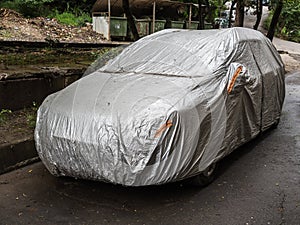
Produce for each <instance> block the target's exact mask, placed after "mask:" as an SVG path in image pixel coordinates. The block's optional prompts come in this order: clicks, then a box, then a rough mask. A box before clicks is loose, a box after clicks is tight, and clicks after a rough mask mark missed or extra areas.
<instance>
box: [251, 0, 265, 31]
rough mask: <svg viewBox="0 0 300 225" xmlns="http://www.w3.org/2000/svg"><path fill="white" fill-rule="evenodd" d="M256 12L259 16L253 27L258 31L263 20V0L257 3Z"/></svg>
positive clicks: (258, 0)
mask: <svg viewBox="0 0 300 225" xmlns="http://www.w3.org/2000/svg"><path fill="white" fill-rule="evenodd" d="M256 11H257V15H256V22H255V24H254V26H253V29H254V30H257V29H258V26H259V23H260V20H261V16H262V11H263V5H262V0H257V2H256Z"/></svg>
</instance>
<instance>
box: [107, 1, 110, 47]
mask: <svg viewBox="0 0 300 225" xmlns="http://www.w3.org/2000/svg"><path fill="white" fill-rule="evenodd" d="M107 7H108V40H109V41H110V0H107Z"/></svg>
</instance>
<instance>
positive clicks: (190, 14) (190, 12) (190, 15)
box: [189, 4, 192, 29]
mask: <svg viewBox="0 0 300 225" xmlns="http://www.w3.org/2000/svg"><path fill="white" fill-rule="evenodd" d="M191 22H192V4H190V11H189V29H191Z"/></svg>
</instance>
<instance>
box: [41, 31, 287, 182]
mask: <svg viewBox="0 0 300 225" xmlns="http://www.w3.org/2000/svg"><path fill="white" fill-rule="evenodd" d="M284 95H285V85H284V65H283V63H282V60H281V58H280V56H279V54H278V53H277V51H276V49H275V48H274V46H273V45H272V43H271V42H270V41H269V40H268V39H267V38H266V37H265V36H264V35H263V34H261V33H260V32H257V31H255V30H251V29H246V28H230V29H222V30H201V31H199V30H175V29H169V30H163V31H160V32H157V33H154V34H152V35H149V36H147V37H145V38H142V39H140V40H139V41H137V42H135V43H133V44H131V45H130V46H128V47H127V48H125V49H124V50H123V51H122V52H121V53H120V54H119V55H118V56H117V57H116V58H114V59H112V60H110V61H109V62H108V63H107V64H106V65H105V66H103V67H101V68H99V69H98V70H97V71H95V72H93V73H91V74H89V75H87V76H85V77H83V78H81V79H80V80H78V81H77V82H75V83H73V84H71V85H70V86H68V87H66V88H65V89H63V90H61V91H59V92H57V93H55V94H52V95H50V96H48V97H47V98H46V100H45V101H44V102H43V104H42V105H41V106H40V108H39V110H38V116H37V124H36V130H35V140H36V147H37V151H38V154H39V156H40V158H41V160H42V161H43V163H44V164H45V166H46V167H47V168H48V170H49V171H50V172H51V173H52V174H54V175H57V176H72V177H77V178H84V179H92V180H103V181H107V182H112V183H117V184H122V185H129V186H141V185H152V184H161V183H166V182H172V181H177V180H182V179H186V178H191V177H194V181H195V182H196V183H199V184H201V185H203V184H207V183H209V182H210V181H211V178H212V174H213V173H214V169H215V165H216V163H217V162H219V160H220V159H222V158H223V157H225V156H226V155H228V154H229V153H231V152H232V151H233V150H235V149H236V148H238V147H239V146H241V145H242V144H244V143H246V142H247V141H249V140H251V139H253V138H254V137H256V136H257V135H258V134H260V133H261V132H263V131H265V130H267V129H268V128H270V127H272V126H274V125H276V124H277V123H278V122H279V118H280V114H281V108H282V104H283V101H284Z"/></svg>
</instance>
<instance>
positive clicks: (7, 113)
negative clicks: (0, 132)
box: [0, 109, 12, 125]
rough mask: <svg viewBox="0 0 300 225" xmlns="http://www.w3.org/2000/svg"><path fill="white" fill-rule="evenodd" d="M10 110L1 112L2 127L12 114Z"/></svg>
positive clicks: (0, 121) (0, 122)
mask: <svg viewBox="0 0 300 225" xmlns="http://www.w3.org/2000/svg"><path fill="white" fill-rule="evenodd" d="M11 113H12V112H11V110H9V109H1V111H0V125H1V124H3V123H5V122H6V121H7V118H8V115H9V114H11Z"/></svg>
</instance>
